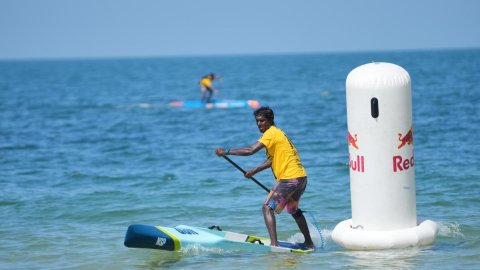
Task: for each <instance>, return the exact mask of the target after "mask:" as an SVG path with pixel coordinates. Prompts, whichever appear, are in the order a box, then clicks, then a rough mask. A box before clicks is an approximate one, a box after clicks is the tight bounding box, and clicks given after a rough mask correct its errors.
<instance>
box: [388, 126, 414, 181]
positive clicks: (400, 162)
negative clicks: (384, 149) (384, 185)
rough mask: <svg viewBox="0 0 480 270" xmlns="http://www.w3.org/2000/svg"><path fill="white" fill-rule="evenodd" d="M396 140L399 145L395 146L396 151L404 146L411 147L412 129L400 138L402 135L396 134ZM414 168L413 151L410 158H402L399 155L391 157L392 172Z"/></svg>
mask: <svg viewBox="0 0 480 270" xmlns="http://www.w3.org/2000/svg"><path fill="white" fill-rule="evenodd" d="M398 140H399V141H400V144H399V145H398V146H397V149H400V148H402V147H404V146H405V145H413V127H411V128H410V130H409V131H408V132H407V134H405V136H402V133H398ZM413 166H415V162H414V158H413V151H412V156H411V157H407V158H405V157H402V156H401V155H397V156H393V172H397V171H406V170H408V169H410V168H412V167H413Z"/></svg>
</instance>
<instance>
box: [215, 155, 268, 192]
mask: <svg viewBox="0 0 480 270" xmlns="http://www.w3.org/2000/svg"><path fill="white" fill-rule="evenodd" d="M223 158H224V159H226V160H227V161H228V162H230V164H232V165H233V166H234V167H235V168H237V169H238V170H239V171H241V172H242V173H243V174H244V175H245V173H247V172H246V171H245V170H244V169H242V168H241V167H240V166H238V165H237V163H235V162H233V160H231V159H230V158H229V157H227V156H223ZM249 179H251V180H252V181H253V182H255V183H256V184H257V185H259V186H260V187H262V188H263V189H264V190H265V191H266V192H270V189H268V188H267V187H266V186H264V185H263V184H262V183H260V182H258V181H257V179H255V178H253V176H252V177H250V178H249Z"/></svg>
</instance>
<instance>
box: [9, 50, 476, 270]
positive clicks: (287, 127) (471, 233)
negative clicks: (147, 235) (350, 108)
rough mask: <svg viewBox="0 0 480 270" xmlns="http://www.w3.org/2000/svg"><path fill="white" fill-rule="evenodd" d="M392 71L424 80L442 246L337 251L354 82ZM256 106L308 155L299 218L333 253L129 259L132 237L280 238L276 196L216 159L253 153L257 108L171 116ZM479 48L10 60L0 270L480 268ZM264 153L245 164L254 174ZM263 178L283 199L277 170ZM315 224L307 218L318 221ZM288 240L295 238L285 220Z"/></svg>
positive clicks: (417, 94) (421, 200)
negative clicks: (212, 103)
mask: <svg viewBox="0 0 480 270" xmlns="http://www.w3.org/2000/svg"><path fill="white" fill-rule="evenodd" d="M370 62H391V63H395V64H397V65H400V66H402V67H403V68H404V69H405V70H407V71H408V72H409V74H410V77H411V79H412V95H413V122H414V128H415V167H414V168H415V172H416V189H417V214H418V216H420V217H425V218H428V219H430V220H433V221H435V222H437V223H438V225H439V233H438V236H437V238H436V241H435V243H434V244H433V245H431V246H426V247H418V248H408V249H400V250H386V251H363V252H359V251H350V250H346V249H344V248H342V247H341V246H339V245H337V244H336V243H335V242H333V241H332V239H331V232H332V230H333V228H334V227H335V225H336V224H337V223H339V222H340V221H342V220H345V219H348V218H350V217H351V208H350V207H351V206H350V188H349V167H348V161H349V158H348V141H347V126H346V121H347V119H346V105H345V80H346V77H347V75H348V73H349V72H350V71H351V70H352V69H354V68H355V67H357V66H360V65H363V64H366V63H370ZM210 72H215V73H216V74H218V75H220V76H222V77H223V79H222V80H221V81H218V82H215V85H216V87H217V88H218V89H219V90H220V93H219V95H217V96H216V98H226V99H256V100H258V101H259V102H260V103H261V104H262V105H268V106H270V107H272V108H273V110H274V111H275V113H276V115H275V122H276V124H277V126H279V127H280V128H282V129H283V130H284V131H285V132H286V133H287V134H288V135H289V137H290V139H291V140H292V141H293V142H294V143H295V145H296V147H297V149H298V151H299V153H300V156H301V158H302V161H303V163H304V165H305V167H306V169H307V173H308V180H309V184H308V187H307V191H306V192H305V194H304V196H303V198H302V201H301V208H302V209H303V210H307V211H309V212H310V213H311V214H313V215H314V217H315V219H316V221H317V223H318V224H319V226H320V228H321V231H322V234H323V236H324V238H325V246H324V248H323V249H321V248H319V249H317V250H316V251H315V252H314V253H311V254H308V255H298V254H258V253H251V252H225V251H221V250H220V251H219V250H215V251H212V250H208V249H202V248H192V249H186V250H184V251H182V252H176V253H174V252H166V251H157V250H147V249H129V248H126V247H125V246H124V245H123V240H124V236H125V232H126V229H127V227H128V226H129V225H130V224H149V225H162V226H170V227H173V226H176V225H179V224H186V225H192V226H199V227H207V226H210V225H213V224H217V225H220V226H221V227H222V228H223V229H224V230H229V231H235V232H240V233H247V234H253V235H259V236H267V235H268V234H267V231H266V228H265V226H264V222H263V216H262V213H261V204H262V202H263V200H264V198H265V191H264V190H262V189H261V188H260V187H259V186H257V185H256V184H255V183H253V182H252V181H249V180H246V179H245V178H244V177H243V175H242V174H241V173H240V172H239V171H238V170H236V169H235V168H234V167H232V166H231V165H230V164H228V163H227V162H226V161H225V160H224V159H222V158H218V157H217V156H215V155H214V149H215V148H216V147H229V148H236V147H243V146H247V145H250V144H253V143H254V142H255V141H256V140H257V139H258V138H259V137H260V133H259V131H258V129H257V127H256V125H255V121H254V118H253V115H252V112H253V110H252V109H250V108H237V109H210V110H209V109H187V108H170V107H168V106H166V104H167V103H168V102H169V101H171V100H178V99H180V100H182V99H198V98H200V95H201V93H200V91H199V88H198V80H199V78H200V77H201V76H203V75H205V74H207V73H210ZM479 104H480V50H438V51H400V52H373V53H368V52H364V53H338V54H299V55H252V56H218V57H169V58H141V59H74V60H36V61H33V60H32V61H26V60H25V61H0V186H1V192H0V216H1V219H2V223H1V226H0V237H1V239H0V268H1V269H164V268H176V269H282V268H285V269H287V268H297V269H478V267H479V265H480V227H479V224H480V196H479V194H480V162H479V160H480V158H479V153H480V139H479V138H480V105H479ZM264 158H265V156H264V154H263V153H257V154H256V155H254V156H250V157H238V156H232V159H233V160H234V161H235V162H237V163H238V164H239V165H240V166H241V167H243V168H245V169H251V168H253V167H254V166H256V165H257V164H259V163H260V162H262V161H263V160H264ZM255 177H256V179H258V180H259V181H261V182H262V183H263V184H265V185H266V186H268V187H270V186H272V185H273V182H274V180H273V177H272V175H271V172H270V171H269V170H265V171H264V172H261V173H259V174H257V175H256V176H255ZM307 217H308V216H307ZM277 223H278V224H277V230H278V234H279V239H281V240H292V241H293V240H295V239H298V237H299V232H298V228H297V226H296V224H295V222H294V221H293V219H292V218H291V217H290V216H289V215H288V214H286V213H283V214H281V215H280V216H277Z"/></svg>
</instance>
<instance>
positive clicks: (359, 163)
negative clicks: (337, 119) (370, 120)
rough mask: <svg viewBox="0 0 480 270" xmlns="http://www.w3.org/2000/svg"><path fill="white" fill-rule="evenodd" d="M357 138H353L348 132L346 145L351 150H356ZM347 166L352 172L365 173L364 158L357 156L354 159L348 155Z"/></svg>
mask: <svg viewBox="0 0 480 270" xmlns="http://www.w3.org/2000/svg"><path fill="white" fill-rule="evenodd" d="M357 142H358V137H357V134H355V136H352V134H351V133H350V131H349V132H348V144H349V145H351V146H352V147H353V148H355V149H357V150H358V144H357ZM348 159H349V162H348V166H349V167H350V169H351V170H352V171H355V172H361V173H363V172H365V157H364V156H360V155H357V156H356V157H355V158H353V159H352V158H351V157H350V155H348Z"/></svg>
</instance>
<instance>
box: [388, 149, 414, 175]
mask: <svg viewBox="0 0 480 270" xmlns="http://www.w3.org/2000/svg"><path fill="white" fill-rule="evenodd" d="M414 165H415V163H414V159H413V152H412V156H411V157H410V158H403V157H402V156H400V155H398V156H393V172H397V171H404V170H405V171H406V170H408V169H410V168H412V167H413V166H414Z"/></svg>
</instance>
